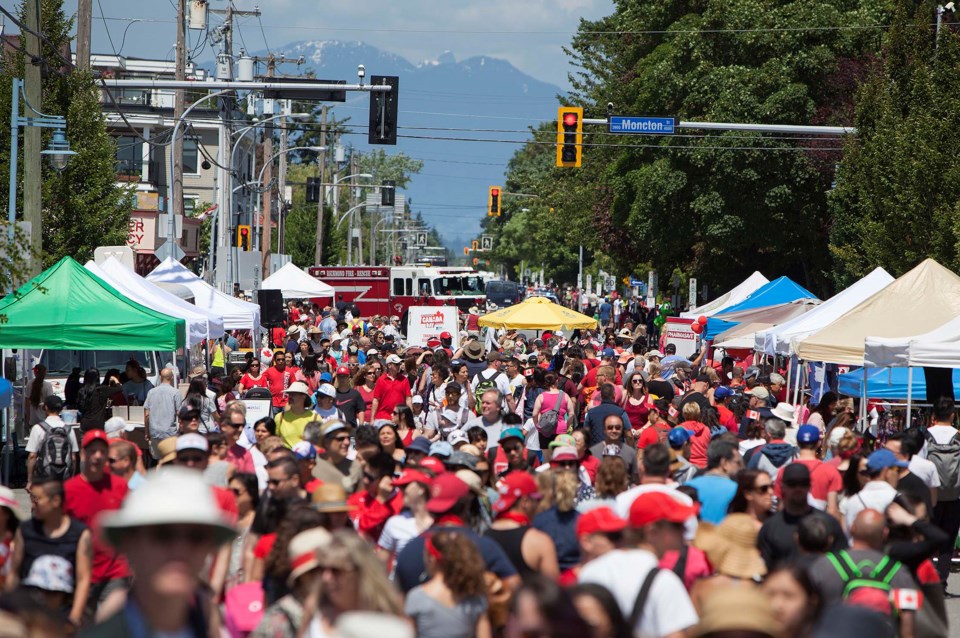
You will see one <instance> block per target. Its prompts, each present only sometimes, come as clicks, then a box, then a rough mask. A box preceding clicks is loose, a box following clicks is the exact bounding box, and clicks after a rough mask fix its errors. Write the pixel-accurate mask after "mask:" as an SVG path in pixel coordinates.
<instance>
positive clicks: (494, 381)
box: [470, 350, 517, 412]
mask: <svg viewBox="0 0 960 638" xmlns="http://www.w3.org/2000/svg"><path fill="white" fill-rule="evenodd" d="M502 365H503V363H502V361H501V360H500V353H499V352H497V351H496V350H494V351H493V352H491V353H490V354H488V355H487V367H486V369H485V370H481V371H480V372H478V373H477V376H475V377H473V380H472V381H470V389H471V390H473V392H474V394H476V392H477V390H478V389H479V390H481V391H485V390H489V389H497V390H499V391H500V396H501V397H502V399H503V403H502V407H503V409H504V410H509V411H510V412H515V411H516V409H517V402H516V401H515V400H514V398H513V394H511V392H510V380H509V379H508V378H507V375H506V374H504V372H503V370H501V369H500V367H501V366H502Z"/></svg>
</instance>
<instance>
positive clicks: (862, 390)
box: [860, 366, 867, 432]
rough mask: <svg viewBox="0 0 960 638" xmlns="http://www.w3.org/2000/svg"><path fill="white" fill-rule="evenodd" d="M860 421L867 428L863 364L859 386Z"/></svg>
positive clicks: (865, 367) (865, 382)
mask: <svg viewBox="0 0 960 638" xmlns="http://www.w3.org/2000/svg"><path fill="white" fill-rule="evenodd" d="M860 423H861V425H862V426H863V428H864V432H866V428H867V366H863V385H862V386H861V387H860Z"/></svg>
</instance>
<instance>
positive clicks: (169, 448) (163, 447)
mask: <svg viewBox="0 0 960 638" xmlns="http://www.w3.org/2000/svg"><path fill="white" fill-rule="evenodd" d="M157 452H158V453H159V454H160V458H159V459H157V464H158V465H166V464H167V463H169V462H170V461H172V460H174V459H175V458H177V437H175V436H170V437H167V438H165V439H163V440H162V441H160V442H159V443H157Z"/></svg>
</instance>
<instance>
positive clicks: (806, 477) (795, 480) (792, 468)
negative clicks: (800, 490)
mask: <svg viewBox="0 0 960 638" xmlns="http://www.w3.org/2000/svg"><path fill="white" fill-rule="evenodd" d="M783 484H784V485H792V486H794V487H800V486H803V485H806V486H808V487H809V486H810V468H808V467H807V466H806V465H804V464H803V463H791V464H789V465H787V466H786V467H785V468H783Z"/></svg>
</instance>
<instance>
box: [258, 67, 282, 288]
mask: <svg viewBox="0 0 960 638" xmlns="http://www.w3.org/2000/svg"><path fill="white" fill-rule="evenodd" d="M276 68H277V60H276V58H275V57H273V54H272V53H271V54H270V55H268V56H267V77H268V78H272V77H273V73H274V70H275V69H276ZM274 104H280V100H275V101H274ZM281 108H282V107H281ZM280 122H281V126H282V125H283V120H280ZM272 156H273V125H272V124H267V125H266V126H264V128H263V161H264V162H266V164H264V167H263V184H269V183H270V180H272V179H273V162H272V161H270V158H271V157H272ZM280 189H281V191H282V190H283V183H282V182H281V183H280ZM260 197H262V198H263V206H261V207H260V210H262V211H263V227H262V233H261V235H260V254H261V262H260V267H261V271H260V272H262V273H263V276H264V277H266V276H267V270H268V268H267V261H268V260H264V259H263V258H262V256H263V255H264V254H266V252H269V250H270V248H269V247H270V244H269V243H266V244H265V242H269V241H270V231H269V230H267V228H268V224H269V223H270V222H269V221H268V220H270V219H271V218H272V217H273V194H272V193H271V191H270V190H267V191H264V192H263V193H261V195H260ZM254 221H256V220H254ZM264 245H266V249H264Z"/></svg>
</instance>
